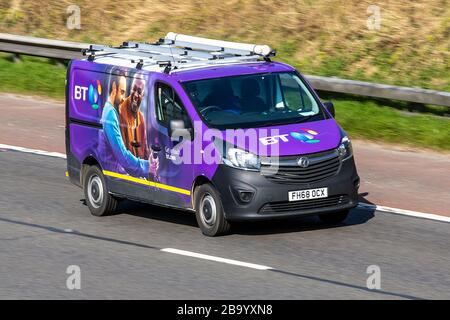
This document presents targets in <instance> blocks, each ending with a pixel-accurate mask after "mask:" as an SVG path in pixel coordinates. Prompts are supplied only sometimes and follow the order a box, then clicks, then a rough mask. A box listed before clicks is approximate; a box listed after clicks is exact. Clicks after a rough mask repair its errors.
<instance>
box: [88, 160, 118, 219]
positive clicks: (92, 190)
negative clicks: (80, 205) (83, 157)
mask: <svg viewBox="0 0 450 320" xmlns="http://www.w3.org/2000/svg"><path fill="white" fill-rule="evenodd" d="M83 190H84V196H85V199H86V204H87V206H88V208H89V210H90V211H91V213H92V214H93V215H94V216H97V217H100V216H105V215H108V214H111V213H113V212H114V211H115V210H116V209H117V203H118V201H117V199H116V198H114V197H113V196H112V195H110V194H109V193H108V189H107V188H106V183H105V177H104V176H103V173H102V171H101V170H100V168H99V167H97V166H90V167H89V168H88V169H87V170H86V173H85V175H84V177H83Z"/></svg>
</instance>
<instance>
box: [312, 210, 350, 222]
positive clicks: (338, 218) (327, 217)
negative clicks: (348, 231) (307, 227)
mask: <svg viewBox="0 0 450 320" xmlns="http://www.w3.org/2000/svg"><path fill="white" fill-rule="evenodd" d="M348 212H349V211H348V210H344V211H339V212H332V213H325V214H321V215H319V218H320V220H321V221H322V222H324V223H326V224H339V223H341V222H343V221H344V220H345V219H347V217H348Z"/></svg>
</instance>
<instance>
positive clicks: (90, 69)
mask: <svg viewBox="0 0 450 320" xmlns="http://www.w3.org/2000/svg"><path fill="white" fill-rule="evenodd" d="M114 68H117V67H114V66H110V65H105V64H99V63H93V62H89V61H79V60H74V61H73V63H72V64H71V70H70V82H69V83H70V87H69V88H68V94H69V97H68V102H69V110H68V113H69V114H68V116H69V118H70V119H76V120H78V121H85V122H90V123H93V124H98V125H100V124H101V117H102V110H103V108H104V105H105V102H106V101H107V99H108V95H109V91H110V90H109V87H110V84H109V82H110V73H111V69H114ZM122 69H125V70H127V71H131V73H133V72H136V69H127V68H122ZM293 70H295V69H294V68H292V67H291V66H288V65H286V64H283V63H275V62H272V63H270V62H266V63H248V64H239V65H226V66H225V65H224V66H221V65H218V66H215V67H208V68H201V69H191V70H185V71H176V72H173V73H172V74H169V75H168V74H164V73H156V72H148V71H140V73H141V74H142V75H143V77H144V79H145V81H146V86H145V90H146V93H145V98H144V100H145V101H144V102H143V105H142V107H141V109H142V110H141V111H142V112H143V113H144V116H145V119H146V120H147V126H146V127H147V141H148V144H149V145H152V144H159V145H161V146H163V150H162V151H161V152H160V153H159V155H158V158H159V161H160V170H159V175H158V177H157V181H155V182H158V183H161V184H165V185H168V186H172V187H177V188H181V189H184V190H189V191H191V189H192V186H193V183H194V180H195V179H196V178H197V177H199V176H204V177H206V178H207V179H209V180H212V178H213V176H214V174H215V172H216V170H217V167H218V164H214V163H213V164H205V163H198V161H195V160H194V161H192V162H193V163H192V164H181V165H180V164H175V163H173V161H171V160H170V159H168V158H167V157H168V155H169V154H170V150H171V149H172V148H173V147H174V145H173V142H172V141H170V138H169V136H168V132H167V131H168V130H167V128H165V127H164V126H162V125H161V124H160V123H159V122H158V121H157V119H156V114H155V92H154V88H155V83H156V82H158V81H159V82H164V83H167V84H169V85H170V86H172V88H174V90H175V91H176V93H177V94H178V95H179V97H180V99H181V101H182V102H183V104H184V106H185V108H186V110H187V112H188V114H189V116H190V118H191V120H192V122H193V124H196V125H195V126H197V124H199V123H200V127H196V130H195V135H196V136H195V139H194V141H183V142H181V143H183V144H186V148H185V150H190V151H191V155H192V158H193V159H195V157H197V159H199V158H200V157H201V154H194V152H195V150H196V149H197V148H194V145H195V143H196V141H197V139H200V140H201V142H197V143H200V145H201V150H205V149H206V148H208V145H210V144H211V142H210V141H203V139H202V136H201V132H202V133H204V132H206V130H207V129H208V127H207V126H206V125H205V124H203V122H201V119H200V117H199V115H198V113H197V111H196V110H195V108H194V106H193V105H192V103H191V101H190V99H189V97H188V96H187V94H186V93H185V91H184V89H183V88H182V86H181V84H180V82H185V81H191V80H199V79H206V78H217V77H225V76H233V75H243V74H254V73H265V72H281V71H293ZM75 86H77V88H78V89H75ZM91 87H92V88H93V89H92V90H94V91H92V90H91V89H90V88H91ZM80 88H89V89H87V90H85V89H82V90H85V91H84V93H83V91H80ZM77 90H78V91H77ZM83 94H84V95H85V96H83ZM69 128H70V150H71V152H72V154H73V155H74V157H75V158H76V159H77V161H78V162H79V163H83V161H84V160H85V159H86V158H87V157H89V156H92V157H94V158H95V159H96V160H97V161H98V162H99V164H100V166H101V167H102V169H103V170H108V171H113V172H117V173H120V174H127V172H126V171H125V170H124V169H123V168H122V167H121V165H120V164H119V163H114V161H112V162H111V161H107V160H106V159H107V158H108V157H107V156H106V155H105V152H106V151H105V150H104V148H103V147H102V138H101V137H102V134H103V129H101V128H95V127H92V126H83V125H80V124H76V123H71V124H70V126H69ZM198 129H199V130H198ZM248 130H253V131H255V132H256V135H257V137H258V144H257V145H252V144H250V143H249V142H248V141H241V142H239V141H231V140H229V139H228V140H227V141H229V142H231V143H235V142H236V144H237V146H238V147H239V148H242V149H245V150H247V151H249V152H253V153H255V154H258V155H260V156H288V155H300V154H309V153H316V152H320V151H324V150H329V149H333V148H336V147H337V146H338V145H339V142H340V139H341V136H340V129H339V126H338V125H337V123H336V122H335V120H334V119H328V120H323V121H317V122H307V123H299V124H290V125H283V126H273V127H264V128H254V129H248ZM307 130H310V131H311V130H312V132H314V133H315V135H314V139H310V140H314V142H313V143H311V141H309V142H308V141H304V140H298V139H297V138H296V133H299V132H301V133H305V132H306V133H307ZM222 133H224V132H222ZM273 135H284V139H285V140H288V141H283V140H281V139H278V140H279V141H278V142H277V143H276V145H277V147H276V148H270V146H264V145H263V143H262V142H261V141H260V138H264V137H267V136H273ZM223 136H224V137H226V134H223ZM316 140H317V141H316ZM274 150H275V151H274ZM108 179H113V178H110V177H108ZM142 187H143V188H153V189H152V190H155V188H154V187H149V186H145V185H142ZM157 190H158V192H164V193H167V192H169V193H173V192H172V191H168V190H164V189H157ZM176 195H177V196H178V197H179V199H180V200H181V201H183V202H184V203H185V206H186V207H189V206H190V205H191V196H189V195H185V194H181V193H177V194H176Z"/></svg>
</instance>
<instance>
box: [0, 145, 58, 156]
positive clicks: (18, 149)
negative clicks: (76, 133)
mask: <svg viewBox="0 0 450 320" xmlns="http://www.w3.org/2000/svg"><path fill="white" fill-rule="evenodd" d="M0 149H8V150H14V151H20V152H26V153H33V154H38V155H41V156H49V157H56V158H62V159H66V155H65V154H64V153H59V152H49V151H44V150H37V149H29V148H24V147H17V146H10V145H8V144H2V143H0Z"/></svg>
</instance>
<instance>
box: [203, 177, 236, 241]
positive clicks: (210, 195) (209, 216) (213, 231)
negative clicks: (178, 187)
mask: <svg viewBox="0 0 450 320" xmlns="http://www.w3.org/2000/svg"><path fill="white" fill-rule="evenodd" d="M194 196H195V217H196V219H197V223H198V225H199V227H200V230H201V231H202V233H203V234H204V235H205V236H209V237H215V236H218V235H223V234H226V233H227V232H228V231H229V230H230V223H229V222H228V221H227V220H226V219H225V214H224V211H223V207H222V201H221V200H220V196H219V193H218V192H217V191H216V189H215V188H214V187H213V186H212V185H211V184H209V183H206V184H202V185H201V186H199V187H197V188H196V189H195V193H194Z"/></svg>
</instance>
